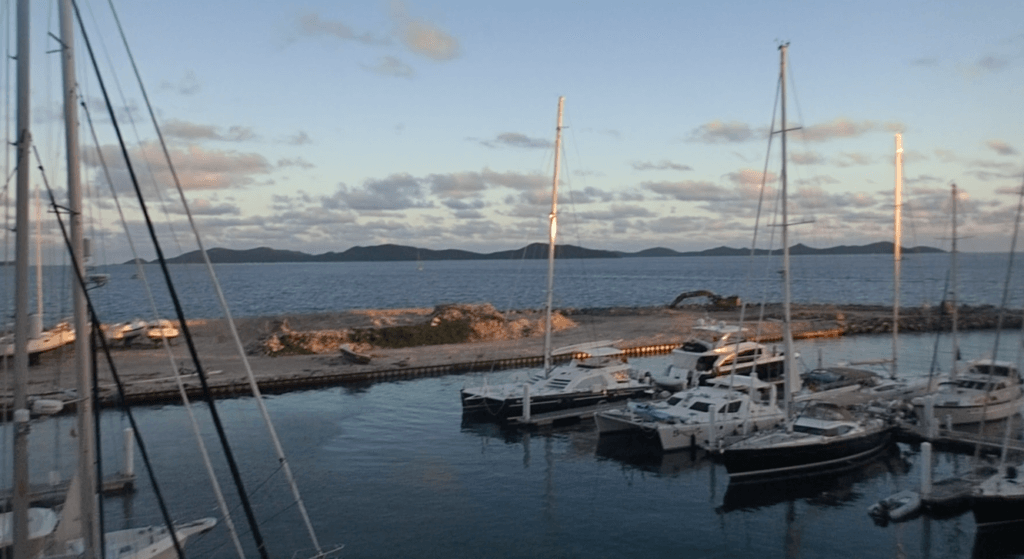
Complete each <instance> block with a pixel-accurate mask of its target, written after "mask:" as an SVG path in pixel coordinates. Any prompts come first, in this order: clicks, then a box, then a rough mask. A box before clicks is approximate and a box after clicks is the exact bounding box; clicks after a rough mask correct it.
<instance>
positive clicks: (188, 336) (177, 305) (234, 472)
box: [72, 0, 270, 559]
mask: <svg viewBox="0 0 1024 559" xmlns="http://www.w3.org/2000/svg"><path fill="white" fill-rule="evenodd" d="M72 5H73V6H74V8H75V16H76V19H77V20H78V25H79V27H80V28H81V30H82V39H83V40H84V41H85V46H86V50H88V52H89V57H90V59H91V60H92V65H93V68H94V69H95V70H96V78H97V82H98V83H99V86H100V90H101V91H102V92H103V100H104V102H105V103H106V106H107V112H108V113H109V114H110V119H111V124H112V125H113V127H114V132H115V133H116V134H117V137H118V143H119V144H120V147H121V154H122V156H123V157H124V160H125V167H126V168H127V170H128V174H129V176H130V177H131V182H132V187H133V188H134V189H135V195H136V197H137V198H138V201H139V207H140V209H141V210H142V213H143V216H144V217H145V220H146V228H147V229H148V231H149V235H150V239H151V240H152V241H153V248H154V249H155V250H156V253H157V257H158V259H159V261H160V268H161V270H162V271H163V275H164V280H165V281H166V283H167V290H168V292H169V294H170V296H171V300H172V302H173V303H174V310H175V313H176V314H177V317H178V322H179V323H180V326H181V332H182V334H183V335H184V337H185V341H186V343H187V345H188V350H189V353H190V354H191V356H192V362H193V364H194V365H195V369H196V375H197V376H198V377H199V382H200V384H202V387H203V393H204V395H205V396H206V401H207V404H208V405H209V408H210V416H211V418H212V419H213V423H214V426H215V428H216V431H217V436H218V437H219V439H220V442H221V446H222V448H223V450H224V456H225V459H226V460H227V462H228V468H229V469H230V470H231V477H232V479H233V480H234V483H235V487H236V488H237V489H238V493H239V495H238V496H239V499H241V500H242V503H243V504H244V506H245V513H246V518H247V520H248V522H249V526H250V528H252V530H253V538H254V539H255V540H256V548H257V550H258V551H259V553H260V556H261V557H262V558H263V559H270V558H269V554H268V552H267V548H266V544H265V542H264V541H263V536H262V534H261V533H260V532H259V526H258V524H257V522H256V515H255V512H254V511H253V510H252V506H251V505H250V503H249V498H248V495H247V494H246V492H245V484H244V483H243V481H242V477H241V472H240V471H239V469H238V464H237V462H236V461H235V457H234V453H233V452H232V450H231V446H230V445H229V444H228V440H227V433H226V432H225V430H224V425H223V423H222V422H221V420H220V414H219V413H218V412H217V405H216V401H215V399H214V397H213V394H212V393H211V391H210V386H209V383H208V382H207V379H206V372H205V371H204V370H203V366H202V363H201V361H200V359H199V354H198V351H197V350H196V346H195V341H194V340H193V339H192V332H191V331H190V330H189V328H188V322H187V321H186V320H185V312H184V309H183V308H182V306H181V300H180V299H179V298H178V293H177V291H176V290H175V288H174V283H173V282H172V281H171V274H170V270H169V269H168V268H167V260H166V258H164V254H163V249H162V248H161V247H160V241H159V239H157V237H156V230H155V229H154V227H153V221H152V220H151V219H150V216H149V210H148V208H147V206H146V201H145V199H144V198H143V196H142V190H141V188H140V186H139V182H138V177H137V176H136V175H135V168H134V167H133V166H132V163H131V159H130V158H129V157H128V150H127V147H126V146H125V143H124V137H123V135H122V134H121V128H120V126H119V125H118V124H117V119H116V115H115V114H114V107H113V105H112V104H111V102H110V96H109V94H108V93H107V89H106V85H105V84H104V82H103V78H102V76H100V75H99V66H98V64H97V61H96V55H95V53H94V52H93V49H92V44H91V42H90V41H89V35H88V34H87V33H86V32H85V25H84V23H83V21H82V17H81V13H80V12H79V10H78V3H77V2H75V1H74V0H72ZM232 329H233V328H232ZM236 337H237V334H236ZM243 360H244V358H243Z"/></svg>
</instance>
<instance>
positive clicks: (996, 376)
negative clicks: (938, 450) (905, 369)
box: [911, 359, 1024, 425]
mask: <svg viewBox="0 0 1024 559" xmlns="http://www.w3.org/2000/svg"><path fill="white" fill-rule="evenodd" d="M929 398H931V401H930V402H929ZM911 403H912V404H913V405H914V413H915V414H916V415H917V418H918V419H919V420H921V421H925V420H926V419H927V417H926V416H927V415H928V411H927V410H928V408H929V406H930V407H931V409H932V418H934V419H935V420H937V421H938V422H939V424H940V425H964V424H969V423H981V422H983V421H991V420H997V419H1005V418H1007V417H1010V416H1012V415H1014V414H1016V413H1019V412H1020V411H1021V405H1022V404H1024V389H1022V383H1021V376H1020V372H1019V371H1018V370H1017V367H1016V365H1014V364H1012V363H1009V362H1007V361H995V360H992V359H978V360H975V361H972V362H970V363H969V364H968V366H967V368H966V369H965V370H964V371H961V372H958V373H957V374H956V375H950V376H949V377H948V378H947V379H946V380H943V381H942V382H940V383H939V385H938V388H937V389H936V390H935V392H933V393H931V394H929V395H927V396H919V397H916V398H914V399H912V400H911Z"/></svg>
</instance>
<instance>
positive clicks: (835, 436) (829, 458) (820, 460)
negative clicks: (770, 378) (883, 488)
mask: <svg viewBox="0 0 1024 559" xmlns="http://www.w3.org/2000/svg"><path fill="white" fill-rule="evenodd" d="M787 50H788V44H783V45H780V46H779V51H780V58H781V60H780V73H779V81H780V87H781V96H780V98H781V110H780V113H781V127H780V134H781V138H782V145H781V152H782V154H781V155H782V170H781V173H780V180H781V183H782V193H781V194H782V246H783V284H784V285H783V297H784V299H783V312H784V317H785V318H784V324H783V332H784V342H785V355H786V374H785V375H784V379H785V382H784V386H785V388H784V390H783V394H784V398H783V402H784V406H783V407H784V409H785V412H786V416H787V418H789V417H792V414H793V413H794V409H793V403H794V402H793V394H794V393H795V391H796V390H797V389H798V387H799V384H798V380H797V379H798V377H797V375H796V363H795V362H794V359H793V334H792V319H791V315H790V307H791V304H790V302H791V296H790V266H789V237H788V228H789V223H788V219H789V217H788V212H787V203H786V197H787V191H786V190H787V188H786V187H787V185H786V54H787ZM892 431H893V424H892V423H891V422H890V421H889V420H887V419H885V418H880V417H872V416H867V415H859V414H853V413H851V412H850V411H849V410H846V409H842V408H838V407H836V406H832V405H827V404H822V403H811V404H808V405H807V406H806V407H805V408H804V409H802V410H801V411H800V413H799V415H797V416H796V418H795V419H787V420H786V422H785V424H783V425H781V426H779V427H777V428H775V429H771V430H768V431H763V432H761V433H758V434H755V435H753V436H751V437H748V438H745V439H743V440H740V441H739V442H736V443H733V444H730V445H728V446H726V447H725V448H724V449H722V451H721V453H720V454H721V459H722V461H723V462H724V463H725V467H726V470H728V472H729V475H730V477H731V478H732V479H733V480H736V479H752V478H758V477H775V476H789V475H802V474H803V473H806V472H809V471H815V470H826V469H828V470H831V469H841V468H844V467H848V466H850V465H854V464H856V463H858V462H859V461H861V460H864V459H866V458H868V457H870V456H873V455H874V454H876V453H878V452H879V451H881V450H882V449H883V448H885V446H886V445H888V444H890V442H891V440H892Z"/></svg>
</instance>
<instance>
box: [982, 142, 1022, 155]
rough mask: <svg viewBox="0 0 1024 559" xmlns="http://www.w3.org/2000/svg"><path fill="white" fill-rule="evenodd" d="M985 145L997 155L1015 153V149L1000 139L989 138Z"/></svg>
mask: <svg viewBox="0 0 1024 559" xmlns="http://www.w3.org/2000/svg"><path fill="white" fill-rule="evenodd" d="M985 145H986V146H988V147H989V148H991V149H992V150H993V151H995V152H996V153H998V154H999V155H1017V150H1016V149H1014V148H1013V146H1011V145H1009V144H1007V143H1006V142H1004V141H1002V140H989V141H987V142H985Z"/></svg>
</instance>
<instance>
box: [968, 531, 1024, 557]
mask: <svg viewBox="0 0 1024 559" xmlns="http://www.w3.org/2000/svg"><path fill="white" fill-rule="evenodd" d="M1020 529H1021V526H1020V525H1019V524H1018V525H1014V526H1007V527H1004V528H1000V529H993V530H984V531H980V532H977V533H976V534H975V535H974V549H973V550H972V552H971V557H973V558H974V559H995V558H1002V557H1024V537H1021V532H1020Z"/></svg>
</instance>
